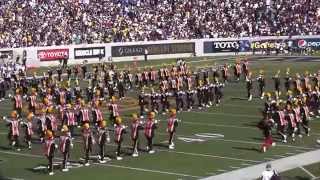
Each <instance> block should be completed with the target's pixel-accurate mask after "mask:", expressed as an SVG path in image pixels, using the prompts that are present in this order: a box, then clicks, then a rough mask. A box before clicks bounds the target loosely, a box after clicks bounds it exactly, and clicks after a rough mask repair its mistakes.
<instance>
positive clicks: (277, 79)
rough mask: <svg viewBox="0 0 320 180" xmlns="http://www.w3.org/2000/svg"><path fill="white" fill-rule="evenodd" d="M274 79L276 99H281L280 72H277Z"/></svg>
mask: <svg viewBox="0 0 320 180" xmlns="http://www.w3.org/2000/svg"><path fill="white" fill-rule="evenodd" d="M272 79H273V80H274V89H275V93H276V99H279V97H280V95H281V91H280V70H278V71H277V73H276V74H275V75H274V76H273V77H272Z"/></svg>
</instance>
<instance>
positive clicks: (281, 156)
mask: <svg viewBox="0 0 320 180" xmlns="http://www.w3.org/2000/svg"><path fill="white" fill-rule="evenodd" d="M273 156H275V157H280V158H285V157H287V156H283V155H277V154H276V155H273Z"/></svg>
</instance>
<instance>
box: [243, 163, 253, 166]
mask: <svg viewBox="0 0 320 180" xmlns="http://www.w3.org/2000/svg"><path fill="white" fill-rule="evenodd" d="M252 165H253V164H249V163H242V164H241V166H252Z"/></svg>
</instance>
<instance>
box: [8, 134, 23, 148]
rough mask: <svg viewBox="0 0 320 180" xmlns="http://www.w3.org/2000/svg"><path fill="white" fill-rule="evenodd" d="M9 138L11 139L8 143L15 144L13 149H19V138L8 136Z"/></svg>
mask: <svg viewBox="0 0 320 180" xmlns="http://www.w3.org/2000/svg"><path fill="white" fill-rule="evenodd" d="M9 137H10V138H11V139H10V142H11V143H13V142H14V143H15V145H14V147H15V148H19V146H20V143H19V136H17V135H13V136H11V134H9Z"/></svg>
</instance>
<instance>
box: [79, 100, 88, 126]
mask: <svg viewBox="0 0 320 180" xmlns="http://www.w3.org/2000/svg"><path fill="white" fill-rule="evenodd" d="M80 106H81V107H80V111H79V116H78V127H79V126H83V125H84V124H85V123H89V122H90V117H89V109H88V107H87V106H86V103H85V102H84V100H82V101H81V102H80Z"/></svg>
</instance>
